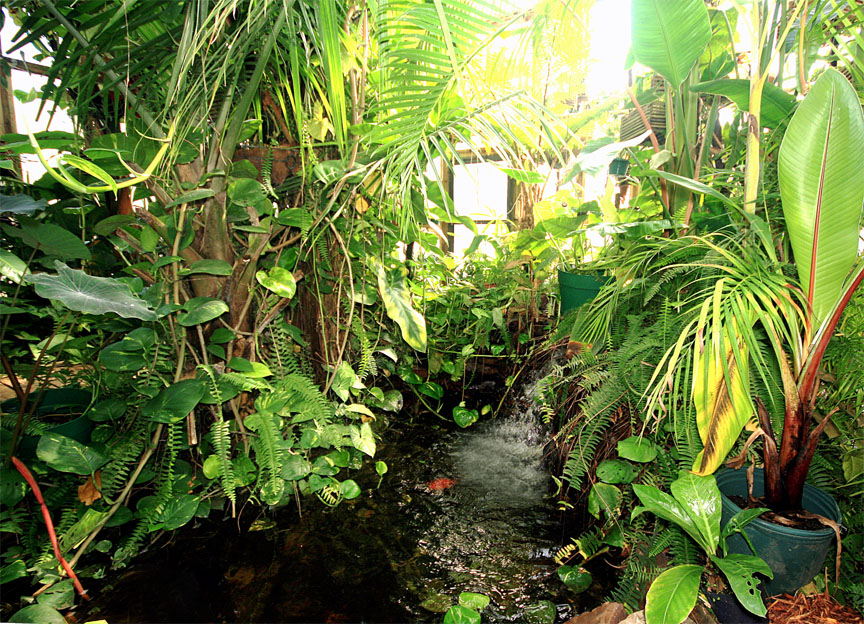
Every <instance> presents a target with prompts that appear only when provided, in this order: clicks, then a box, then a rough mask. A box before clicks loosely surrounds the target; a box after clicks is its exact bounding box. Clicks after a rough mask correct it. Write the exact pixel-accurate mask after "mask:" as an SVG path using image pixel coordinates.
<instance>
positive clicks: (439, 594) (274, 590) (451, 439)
mask: <svg viewBox="0 0 864 624" xmlns="http://www.w3.org/2000/svg"><path fill="white" fill-rule="evenodd" d="M511 411H512V412H513V413H511V414H509V415H506V416H502V417H500V418H498V419H496V420H491V421H487V422H481V423H479V424H477V425H474V426H473V427H471V428H469V429H467V430H464V431H463V430H453V429H450V428H446V427H442V426H441V424H436V423H442V421H440V420H437V419H434V417H432V416H430V417H429V420H427V421H426V422H425V423H422V422H421V423H419V424H417V423H415V424H413V425H408V424H399V425H391V427H390V428H389V429H388V431H387V432H386V434H385V435H384V436H383V438H384V440H383V441H382V443H381V444H380V445H379V451H378V454H377V455H376V459H383V460H384V461H386V462H387V463H388V465H389V472H388V473H387V474H386V476H385V477H384V479H383V481H382V483H381V485H380V487H378V488H377V489H376V487H375V486H376V484H377V482H378V476H377V475H376V474H375V472H374V470H373V469H372V467H371V466H368V467H366V468H364V469H363V470H361V471H359V472H358V473H357V474H354V475H352V477H353V478H354V479H356V480H357V481H358V483H360V484H361V487H363V489H364V494H363V495H362V496H361V497H359V498H358V499H355V500H352V501H344V502H342V503H341V504H340V505H339V506H337V507H335V508H328V507H326V506H324V505H322V504H320V503H318V501H314V500H308V501H304V505H303V507H302V516H301V517H299V518H298V516H297V512H296V508H294V509H292V510H291V511H284V512H282V515H280V516H276V517H274V520H275V522H272V521H271V522H267V523H262V522H260V521H259V522H257V523H255V524H254V525H253V527H254V528H259V527H261V526H262V525H263V526H265V527H267V528H263V529H261V530H250V531H246V532H242V533H238V528H237V526H236V524H235V523H234V522H233V521H231V520H227V521H226V522H224V523H223V525H222V526H220V527H218V528H217V529H216V530H214V531H211V532H210V533H209V534H206V533H207V531H206V530H205V531H202V530H201V528H200V527H199V528H198V529H195V530H192V531H187V532H181V535H180V536H179V537H178V538H177V541H176V543H175V544H172V545H170V546H168V547H165V548H161V549H158V550H154V552H152V553H148V554H147V555H144V556H143V557H141V559H140V560H139V562H138V563H136V565H135V566H134V567H132V568H130V569H129V570H127V571H125V572H123V573H121V574H122V576H120V577H119V578H118V579H117V580H116V581H115V582H113V584H112V587H111V588H106V590H105V591H103V592H102V595H101V596H100V597H99V598H97V600H96V601H95V603H96V604H94V605H93V607H92V608H91V609H90V612H89V614H88V617H90V618H91V619H93V618H97V617H98V618H105V619H107V620H108V621H109V622H111V624H118V623H119V622H141V621H146V622H193V621H224V622H409V621H410V622H441V621H442V619H443V613H444V612H445V611H446V610H447V608H448V607H449V606H450V605H451V604H456V602H457V600H458V596H459V593H460V592H463V591H470V592H478V593H482V594H485V595H487V596H488V597H489V598H491V604H490V606H489V607H488V608H487V609H485V610H484V611H483V619H484V621H486V622H526V621H529V622H530V621H536V622H538V623H539V622H551V621H553V620H555V621H562V620H564V619H566V618H568V617H570V616H571V615H572V614H573V613H574V612H575V606H576V605H574V604H573V601H575V600H581V601H582V604H581V605H579V606H585V604H586V603H588V602H591V601H593V603H594V604H597V603H598V602H599V601H598V599H597V597H596V596H589V595H585V594H583V595H580V596H575V595H574V594H572V593H568V591H567V590H566V588H565V587H564V586H563V585H562V584H561V582H560V581H559V580H558V577H557V574H556V566H555V564H554V561H553V557H554V554H555V552H556V550H557V549H558V547H559V546H560V545H561V543H562V540H563V537H562V525H561V519H560V517H559V515H558V512H557V511H556V510H555V506H554V500H553V498H552V496H551V494H552V487H551V486H552V483H551V479H550V478H549V476H548V473H547V472H546V471H545V470H544V467H543V449H544V442H545V440H546V437H547V436H546V432H544V430H543V425H542V422H541V420H540V418H539V416H538V415H537V414H535V411H534V409H533V406H532V405H531V404H530V402H525V401H521V402H520V401H517V402H516V403H514V409H513V410H511ZM367 463H370V464H371V463H373V462H367ZM247 513H248V512H247ZM268 525H273V526H268ZM205 534H206V535H205ZM202 535H203V537H202Z"/></svg>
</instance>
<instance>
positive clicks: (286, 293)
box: [255, 267, 297, 299]
mask: <svg viewBox="0 0 864 624" xmlns="http://www.w3.org/2000/svg"><path fill="white" fill-rule="evenodd" d="M255 279H256V280H258V283H259V284H261V285H262V286H263V287H264V288H266V289H267V290H270V291H272V292H274V293H276V294H277V295H279V296H280V297H283V298H284V299H291V298H292V297H293V296H294V294H295V293H296V292H297V281H296V280H295V279H294V274H293V273H292V272H291V271H289V270H288V269H283V268H281V267H273V268H272V269H270V270H269V271H258V272H257V273H256V274H255Z"/></svg>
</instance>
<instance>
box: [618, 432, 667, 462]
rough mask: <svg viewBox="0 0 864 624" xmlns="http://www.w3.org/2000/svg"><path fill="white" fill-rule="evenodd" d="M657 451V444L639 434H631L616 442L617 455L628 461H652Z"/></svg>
mask: <svg viewBox="0 0 864 624" xmlns="http://www.w3.org/2000/svg"><path fill="white" fill-rule="evenodd" d="M658 452H659V451H658V449H657V446H656V445H655V444H654V443H653V442H652V441H651V440H646V439H645V438H640V437H639V436H631V437H629V438H626V439H624V440H621V441H619V442H618V456H619V457H623V458H624V459H629V460H630V461H635V462H639V463H642V464H646V463H648V462H650V461H654V460H655V459H656V458H657V453H658Z"/></svg>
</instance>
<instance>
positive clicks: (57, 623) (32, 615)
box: [9, 604, 66, 624]
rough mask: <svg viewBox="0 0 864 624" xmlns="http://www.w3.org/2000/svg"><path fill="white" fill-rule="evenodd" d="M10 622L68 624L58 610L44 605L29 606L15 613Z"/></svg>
mask: <svg viewBox="0 0 864 624" xmlns="http://www.w3.org/2000/svg"><path fill="white" fill-rule="evenodd" d="M9 621H10V622H35V623H36V624H66V618H64V617H63V616H62V615H61V614H60V612H59V611H58V610H57V609H54V608H52V607H49V606H48V605H44V604H33V605H28V606H26V607H24V608H23V609H20V610H18V611H16V612H15V613H13V614H12V617H10V618H9Z"/></svg>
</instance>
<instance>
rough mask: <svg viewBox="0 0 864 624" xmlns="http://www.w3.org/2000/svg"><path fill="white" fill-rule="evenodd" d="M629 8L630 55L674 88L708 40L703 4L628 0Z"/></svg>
mask: <svg viewBox="0 0 864 624" xmlns="http://www.w3.org/2000/svg"><path fill="white" fill-rule="evenodd" d="M630 7H631V8H630V13H631V15H630V26H631V37H632V42H633V56H634V57H635V58H636V60H637V61H638V62H639V63H641V64H642V65H645V66H646V67H650V68H651V69H653V70H654V71H655V72H657V73H658V74H660V75H661V76H663V77H664V78H665V79H666V80H667V81H668V82H669V84H671V85H672V88H673V89H677V88H678V86H679V85H680V84H681V83H682V82H683V81H684V79H685V78H686V77H687V74H689V73H690V69H691V68H692V67H693V65H695V64H696V61H697V60H698V59H699V57H700V56H701V55H702V51H703V50H704V49H705V47H706V46H707V45H708V42H709V41H710V40H711V21H710V19H709V18H708V9H707V8H706V7H705V3H704V2H703V1H702V0H632V1H631V5H630Z"/></svg>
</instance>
